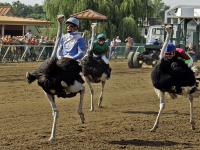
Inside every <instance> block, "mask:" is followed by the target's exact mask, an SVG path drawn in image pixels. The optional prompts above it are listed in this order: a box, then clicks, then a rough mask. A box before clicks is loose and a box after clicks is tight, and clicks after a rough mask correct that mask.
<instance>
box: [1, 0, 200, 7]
mask: <svg viewBox="0 0 200 150" xmlns="http://www.w3.org/2000/svg"><path fill="white" fill-rule="evenodd" d="M14 1H17V0H0V2H3V3H4V2H7V3H11V4H12V2H14ZM19 1H20V2H21V3H24V4H25V5H32V6H33V5H35V4H36V3H37V4H39V5H42V4H43V2H44V0H19ZM163 2H164V3H166V4H167V5H169V6H170V7H174V6H176V5H200V0H163Z"/></svg>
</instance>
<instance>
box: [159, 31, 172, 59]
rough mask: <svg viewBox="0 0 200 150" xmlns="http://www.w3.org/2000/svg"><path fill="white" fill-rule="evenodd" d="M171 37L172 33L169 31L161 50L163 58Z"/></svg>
mask: <svg viewBox="0 0 200 150" xmlns="http://www.w3.org/2000/svg"><path fill="white" fill-rule="evenodd" d="M170 37H171V33H168V32H167V36H166V39H165V42H164V44H163V46H162V49H161V52H160V59H162V58H163V56H164V50H165V48H166V47H167V44H168V43H169V40H170Z"/></svg>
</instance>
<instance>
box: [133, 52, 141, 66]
mask: <svg viewBox="0 0 200 150" xmlns="http://www.w3.org/2000/svg"><path fill="white" fill-rule="evenodd" d="M141 67H142V64H141V63H140V62H139V60H138V54H137V53H135V54H134V56H133V68H141Z"/></svg>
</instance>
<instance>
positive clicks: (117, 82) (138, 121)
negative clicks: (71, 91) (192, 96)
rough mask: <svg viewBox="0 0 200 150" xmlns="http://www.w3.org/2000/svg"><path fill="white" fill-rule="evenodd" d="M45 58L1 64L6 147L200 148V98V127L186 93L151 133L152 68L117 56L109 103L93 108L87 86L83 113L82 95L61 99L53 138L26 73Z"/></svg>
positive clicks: (198, 105) (1, 133) (42, 101)
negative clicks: (82, 116)
mask: <svg viewBox="0 0 200 150" xmlns="http://www.w3.org/2000/svg"><path fill="white" fill-rule="evenodd" d="M38 65H39V63H20V64H1V65H0V85H1V89H0V114H1V116H0V149H2V150H4V149H12V150H13V149H15V150H18V149H19V150H24V149H31V150H33V149H48V150H49V149H54V150H58V149H61V150H88V149H90V150H118V149H195V150H197V149H200V102H199V101H198V100H195V101H194V114H195V116H194V117H195V120H196V130H194V131H192V130H191V129H190V124H189V103H188V101H187V100H186V99H185V98H183V97H180V98H178V99H177V100H172V99H169V98H167V104H166V109H165V110H164V113H163V115H162V116H161V122H160V128H159V129H158V130H157V131H156V132H154V133H151V132H150V131H149V129H150V128H151V127H152V126H153V123H154V121H155V118H156V115H157V112H158V109H159V100H158V99H157V97H156V95H155V94H154V91H153V89H152V86H151V80H150V72H151V68H142V69H128V67H127V62H126V61H124V60H118V61H112V62H111V66H112V70H113V72H112V77H111V79H110V80H109V81H108V82H107V84H106V87H105V95H104V100H103V106H104V107H103V108H102V109H99V108H97V98H98V95H97V92H98V93H99V92H100V87H99V86H98V85H94V89H95V106H96V107H95V112H89V107H90V100H89V98H90V95H89V91H88V87H87V86H86V94H85V99H84V112H85V118H86V123H85V124H81V122H80V119H79V116H78V114H77V113H76V110H77V107H78V99H79V96H76V97H74V98H71V99H57V100H56V102H57V106H58V109H59V111H60V114H59V123H58V126H57V140H56V142H55V143H53V144H51V143H49V142H48V141H47V140H48V138H49V136H50V132H51V126H52V113H51V109H50V106H49V103H48V101H47V99H46V98H45V96H44V94H43V92H42V90H41V88H40V87H38V86H37V83H36V82H35V83H33V84H31V85H28V84H27V83H26V82H25V77H24V75H25V72H26V71H30V70H32V69H34V68H35V67H36V66H38Z"/></svg>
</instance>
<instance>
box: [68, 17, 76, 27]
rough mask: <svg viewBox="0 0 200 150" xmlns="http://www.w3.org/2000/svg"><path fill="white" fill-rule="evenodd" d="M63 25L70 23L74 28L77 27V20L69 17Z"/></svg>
mask: <svg viewBox="0 0 200 150" xmlns="http://www.w3.org/2000/svg"><path fill="white" fill-rule="evenodd" d="M65 23H72V24H74V25H76V26H79V20H78V19H77V18H75V17H70V18H69V19H67V21H66V22H65Z"/></svg>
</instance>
